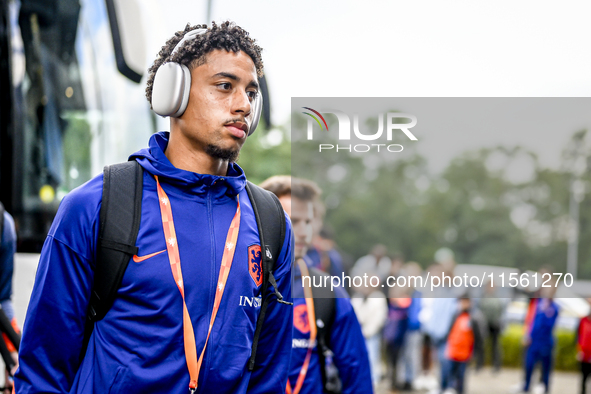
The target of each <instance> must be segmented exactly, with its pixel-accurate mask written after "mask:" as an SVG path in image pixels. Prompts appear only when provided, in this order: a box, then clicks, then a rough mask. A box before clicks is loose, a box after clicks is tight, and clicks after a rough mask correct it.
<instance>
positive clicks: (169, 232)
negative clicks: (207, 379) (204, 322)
mask: <svg viewBox="0 0 591 394" xmlns="http://www.w3.org/2000/svg"><path fill="white" fill-rule="evenodd" d="M154 177H155V178H156V185H157V188H158V200H159V203H160V213H161V215H162V227H163V228H164V236H165V237H166V250H167V251H168V259H169V261H170V268H171V270H172V275H173V277H174V281H175V282H176V285H177V287H178V289H179V291H180V293H181V297H182V298H183V335H184V341H185V357H186V358H187V367H188V368H189V375H190V377H191V381H190V382H189V391H190V392H191V393H194V392H195V390H196V389H197V381H198V379H199V371H200V370H201V364H202V363H203V355H204V354H205V349H206V348H207V342H208V341H209V335H210V334H211V329H212V327H213V323H214V322H215V318H216V316H217V313H218V310H219V309H220V303H221V301H222V295H223V294H224V289H225V288H226V282H227V281H228V274H229V273H230V268H231V267H232V260H233V259H234V251H235V249H236V240H237V239H238V232H239V230H240V199H239V197H238V196H236V201H237V203H238V206H237V208H236V213H235V214H234V218H233V219H232V223H231V224H230V229H229V230H228V235H227V236H226V244H225V246H224V254H223V256H222V265H221V267H220V275H219V278H218V284H217V286H216V292H215V300H214V303H213V311H212V313H211V320H210V322H209V330H208V331H207V339H206V340H205V345H204V346H203V350H202V351H201V355H200V356H199V359H197V345H196V344H195V331H194V330H193V323H192V322H191V317H190V316H189V310H188V309H187V303H186V302H185V286H184V283H183V272H182V271H181V258H180V255H179V249H178V242H177V237H176V231H175V228H174V220H173V218H172V209H171V206H170V200H169V199H168V196H167V195H166V192H165V191H164V189H162V186H160V181H159V180H158V177H157V176H154Z"/></svg>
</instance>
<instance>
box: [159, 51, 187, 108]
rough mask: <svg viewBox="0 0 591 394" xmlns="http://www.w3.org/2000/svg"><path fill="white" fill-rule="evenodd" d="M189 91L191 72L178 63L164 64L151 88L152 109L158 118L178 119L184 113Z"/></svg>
mask: <svg viewBox="0 0 591 394" xmlns="http://www.w3.org/2000/svg"><path fill="white" fill-rule="evenodd" d="M190 89H191V72H190V71H189V69H188V68H187V67H186V66H184V65H181V64H178V63H172V62H169V63H164V64H163V65H162V66H160V67H159V68H158V71H156V75H155V76H154V85H153V86H152V109H153V110H154V112H156V113H157V114H158V115H160V116H172V117H179V116H181V115H182V114H183V112H185V109H186V108H187V103H188V102H189V91H190Z"/></svg>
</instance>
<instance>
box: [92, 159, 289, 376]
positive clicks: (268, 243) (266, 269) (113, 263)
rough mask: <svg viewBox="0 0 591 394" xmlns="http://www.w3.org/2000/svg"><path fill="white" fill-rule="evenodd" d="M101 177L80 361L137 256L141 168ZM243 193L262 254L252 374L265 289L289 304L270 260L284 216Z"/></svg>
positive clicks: (265, 200)
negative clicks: (95, 242)
mask: <svg viewBox="0 0 591 394" xmlns="http://www.w3.org/2000/svg"><path fill="white" fill-rule="evenodd" d="M103 175H104V179H103V194H102V204H101V212H100V225H99V227H100V229H99V240H98V249H97V259H96V267H95V273H94V285H93V289H92V293H91V297H90V305H89V308H88V315H87V322H86V330H85V337H84V346H83V349H82V354H81V357H84V354H85V353H86V347H87V345H88V341H89V339H90V334H91V333H92V330H93V329H94V323H95V322H97V321H99V320H101V319H102V318H103V317H104V316H105V315H106V313H107V312H108V311H109V309H110V308H111V306H112V305H113V302H114V301H115V298H116V297H117V290H118V289H119V287H120V286H121V281H122V279H123V274H124V273H125V270H126V268H127V264H128V263H129V260H130V259H131V258H132V256H133V255H135V254H137V253H138V248H137V247H136V246H135V242H136V239H137V234H138V231H139V228H140V219H141V210H142V207H141V205H142V192H143V168H142V167H141V166H140V164H139V163H138V162H137V161H135V160H134V161H128V162H126V163H120V164H115V165H111V166H106V167H105V169H104V172H103ZM246 191H247V193H248V197H249V199H250V202H251V204H252V207H253V210H254V214H255V217H256V221H257V226H258V230H259V237H260V241H261V250H262V251H263V253H262V255H263V256H262V259H261V264H262V271H263V284H262V289H261V297H262V303H261V310H260V312H259V318H258V320H257V325H256V329H255V333H254V339H253V343H252V353H251V356H250V360H249V362H248V369H249V371H252V370H253V369H254V364H255V357H256V351H257V345H258V340H259V336H260V333H261V329H262V328H263V322H264V320H265V313H266V311H267V305H268V304H269V302H270V301H271V298H272V297H269V296H267V290H268V288H269V284H271V285H272V286H273V288H274V295H275V296H276V299H277V301H278V302H280V303H283V304H288V305H292V303H290V302H286V301H284V300H283V297H282V296H281V293H279V291H278V290H277V282H276V281H275V277H274V276H273V268H274V266H275V261H276V259H277V257H278V256H279V253H280V252H281V247H282V246H283V241H284V238H285V213H284V211H283V208H282V207H281V203H280V202H279V200H278V199H277V197H276V196H275V195H274V194H273V193H270V192H268V191H266V190H263V189H262V188H260V187H258V186H256V185H254V184H252V183H250V182H248V183H247V185H246Z"/></svg>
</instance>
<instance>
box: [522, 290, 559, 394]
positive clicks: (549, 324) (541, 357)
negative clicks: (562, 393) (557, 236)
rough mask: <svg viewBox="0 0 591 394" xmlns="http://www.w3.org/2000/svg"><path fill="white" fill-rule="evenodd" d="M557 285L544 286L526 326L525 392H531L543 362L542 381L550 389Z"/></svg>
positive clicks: (524, 341)
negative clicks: (533, 375)
mask: <svg viewBox="0 0 591 394" xmlns="http://www.w3.org/2000/svg"><path fill="white" fill-rule="evenodd" d="M555 291H556V287H555V286H554V284H552V287H544V288H542V289H541V292H540V294H541V296H542V297H543V298H539V299H537V300H536V301H535V303H534V306H533V315H532V317H531V321H530V324H529V325H527V326H526V332H525V335H524V338H523V343H524V345H525V346H526V347H527V351H526V356H525V383H524V386H523V392H525V393H527V392H529V388H530V383H531V377H532V374H533V371H534V367H535V365H536V364H537V363H538V362H540V363H541V364H542V382H543V384H544V388H545V392H546V393H548V392H549V391H550V372H551V369H552V351H553V349H554V336H553V330H554V326H555V325H556V319H557V318H558V313H559V308H558V305H556V303H555V302H554V300H553V298H552V297H553V296H554V292H555Z"/></svg>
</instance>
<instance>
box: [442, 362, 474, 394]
mask: <svg viewBox="0 0 591 394" xmlns="http://www.w3.org/2000/svg"><path fill="white" fill-rule="evenodd" d="M467 365H468V362H461V361H453V360H448V361H447V363H446V364H445V366H444V368H446V369H447V371H446V372H445V373H443V374H442V380H441V390H442V391H445V389H447V388H450V387H451V388H454V389H455V390H456V391H457V392H458V394H463V393H464V377H465V376H466V366H467ZM442 367H443V366H442Z"/></svg>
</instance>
